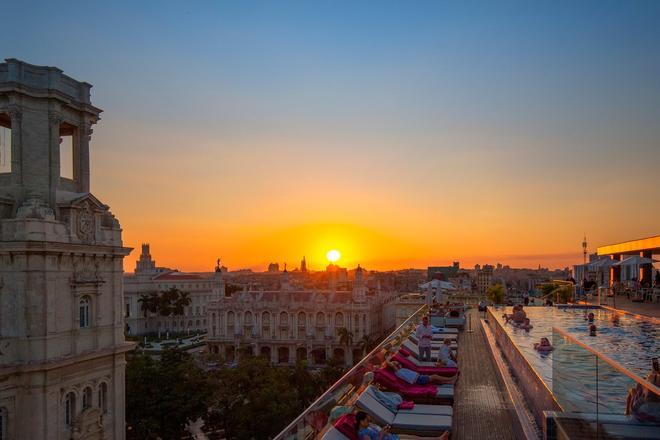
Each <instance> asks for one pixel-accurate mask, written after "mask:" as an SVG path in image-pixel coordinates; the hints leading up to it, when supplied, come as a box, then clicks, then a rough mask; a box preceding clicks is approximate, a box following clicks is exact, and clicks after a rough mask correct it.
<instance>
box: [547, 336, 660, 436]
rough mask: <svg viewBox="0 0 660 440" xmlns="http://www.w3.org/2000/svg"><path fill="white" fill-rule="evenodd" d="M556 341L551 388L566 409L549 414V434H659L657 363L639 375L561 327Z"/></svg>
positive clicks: (659, 396)
mask: <svg viewBox="0 0 660 440" xmlns="http://www.w3.org/2000/svg"><path fill="white" fill-rule="evenodd" d="M594 337H596V338H597V337H598V336H594ZM631 343H633V342H632V341H631ZM552 345H553V347H554V350H552V352H551V353H552V392H553V394H554V395H555V398H556V399H557V402H558V403H559V404H560V405H561V407H562V409H563V412H561V413H559V412H557V413H553V414H551V415H550V417H549V418H548V431H549V435H548V438H559V439H562V438H570V439H600V438H660V388H658V385H659V384H660V372H659V373H653V366H652V365H649V366H648V375H646V376H645V377H640V376H638V375H637V374H635V373H633V372H631V371H630V370H629V369H628V368H626V366H624V365H621V364H619V363H618V362H616V361H614V360H612V359H611V358H609V357H607V356H605V355H604V354H602V353H600V352H599V351H597V350H596V349H594V348H593V347H590V346H589V345H587V344H585V343H583V342H581V341H579V340H577V339H576V338H575V337H573V336H571V335H569V334H568V333H567V332H566V331H564V330H562V329H559V328H556V327H555V328H553V329H552Z"/></svg>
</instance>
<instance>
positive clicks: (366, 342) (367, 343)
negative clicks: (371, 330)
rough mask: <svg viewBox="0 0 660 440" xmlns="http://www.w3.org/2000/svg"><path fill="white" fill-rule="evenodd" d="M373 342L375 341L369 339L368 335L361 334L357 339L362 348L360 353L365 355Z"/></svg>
mask: <svg viewBox="0 0 660 440" xmlns="http://www.w3.org/2000/svg"><path fill="white" fill-rule="evenodd" d="M374 342H376V341H374V340H373V339H371V338H370V337H369V335H364V336H362V339H360V340H359V341H358V345H359V346H360V348H361V349H362V354H363V355H365V354H366V353H367V352H368V351H370V350H371V348H372V347H373V345H374Z"/></svg>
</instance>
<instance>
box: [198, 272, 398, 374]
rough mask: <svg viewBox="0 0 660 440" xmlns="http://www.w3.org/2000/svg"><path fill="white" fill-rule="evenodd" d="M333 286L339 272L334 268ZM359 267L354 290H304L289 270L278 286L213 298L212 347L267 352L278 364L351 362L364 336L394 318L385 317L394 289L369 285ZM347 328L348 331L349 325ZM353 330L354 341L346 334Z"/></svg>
mask: <svg viewBox="0 0 660 440" xmlns="http://www.w3.org/2000/svg"><path fill="white" fill-rule="evenodd" d="M330 274H331V276H330V280H329V285H330V286H335V285H336V284H337V283H336V282H335V281H334V280H333V278H334V276H335V275H336V274H337V271H332V272H330ZM364 276H365V274H364V271H363V270H362V269H361V268H360V267H358V269H357V270H356V271H355V279H354V282H353V286H352V289H351V290H336V289H333V288H329V289H325V290H318V289H301V288H296V287H293V286H291V284H290V279H289V277H290V274H289V273H288V272H287V271H284V272H283V273H282V274H281V275H280V277H281V285H280V289H279V290H275V291H272V290H271V291H266V290H247V289H245V290H243V291H241V292H236V293H234V294H232V295H231V296H227V297H223V298H221V299H219V300H216V301H212V302H211V303H210V304H209V306H208V308H207V318H208V321H209V333H208V335H207V345H208V349H209V351H210V352H212V353H217V354H221V355H222V356H224V357H225V359H226V360H228V361H233V360H235V359H236V358H237V356H240V353H242V352H248V353H250V354H253V355H262V356H266V357H267V358H269V359H270V360H271V362H272V363H273V364H276V365H292V364H294V363H295V362H296V361H298V360H306V361H307V362H308V364H309V365H311V366H321V365H324V364H325V363H326V361H327V360H328V359H329V358H330V357H333V358H335V359H337V360H339V361H340V362H343V363H345V364H346V365H351V364H352V362H353V359H360V358H361V357H362V355H363V347H362V345H361V344H360V341H361V340H363V338H364V336H367V337H369V338H370V339H371V340H375V339H376V338H378V337H380V336H381V335H382V334H383V332H384V331H385V330H388V329H390V328H391V327H392V326H393V324H394V323H393V322H391V323H390V322H387V318H385V319H384V314H383V304H384V303H385V302H386V301H387V299H388V298H390V297H391V296H392V294H391V293H385V292H381V291H379V290H373V291H370V290H369V289H368V288H367V285H366V282H365V279H364ZM344 329H345V330H344ZM347 331H348V332H350V333H351V335H352V338H351V340H348V341H347V340H346V338H342V333H346V332H347Z"/></svg>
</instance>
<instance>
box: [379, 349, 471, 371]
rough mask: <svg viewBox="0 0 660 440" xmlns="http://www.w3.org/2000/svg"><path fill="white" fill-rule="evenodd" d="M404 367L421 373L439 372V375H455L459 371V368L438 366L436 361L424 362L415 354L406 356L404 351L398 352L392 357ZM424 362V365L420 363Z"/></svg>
mask: <svg viewBox="0 0 660 440" xmlns="http://www.w3.org/2000/svg"><path fill="white" fill-rule="evenodd" d="M392 360H395V361H397V362H398V363H400V364H401V366H402V367H404V368H407V369H409V370H413V371H416V372H417V373H419V374H437V375H439V376H453V375H454V374H456V373H458V368H453V367H438V366H437V365H436V364H435V362H423V361H420V360H417V359H415V358H414V357H413V356H405V355H404V354H403V353H397V354H395V355H394V357H392ZM419 364H423V365H419Z"/></svg>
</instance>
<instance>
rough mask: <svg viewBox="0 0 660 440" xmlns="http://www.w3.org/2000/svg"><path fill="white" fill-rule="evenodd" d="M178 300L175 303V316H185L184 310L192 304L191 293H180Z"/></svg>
mask: <svg viewBox="0 0 660 440" xmlns="http://www.w3.org/2000/svg"><path fill="white" fill-rule="evenodd" d="M178 292H179V295H178V298H177V299H176V300H175V301H174V310H173V313H174V314H175V315H183V308H184V307H186V306H189V305H190V303H191V302H192V299H190V293H188V292H181V291H178Z"/></svg>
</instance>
